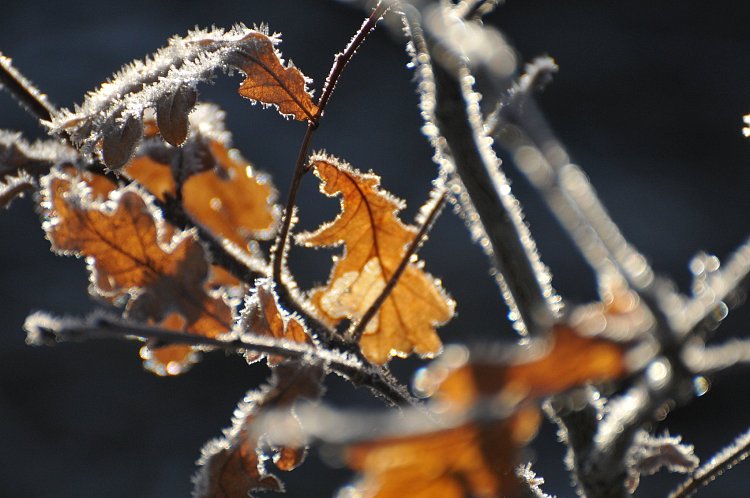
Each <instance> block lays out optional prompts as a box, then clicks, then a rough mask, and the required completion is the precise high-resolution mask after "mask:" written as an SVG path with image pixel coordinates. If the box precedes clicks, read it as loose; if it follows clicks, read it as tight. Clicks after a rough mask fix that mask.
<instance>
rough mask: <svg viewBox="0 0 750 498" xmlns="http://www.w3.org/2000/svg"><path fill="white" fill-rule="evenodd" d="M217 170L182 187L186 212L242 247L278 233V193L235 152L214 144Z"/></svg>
mask: <svg viewBox="0 0 750 498" xmlns="http://www.w3.org/2000/svg"><path fill="white" fill-rule="evenodd" d="M208 148H209V153H210V154H211V157H213V168H212V169H210V170H208V171H202V172H199V173H196V174H194V175H191V176H189V177H188V178H187V180H185V183H184V185H183V187H182V195H183V202H184V206H185V210H186V211H187V212H188V213H189V214H190V215H191V216H192V217H193V218H194V219H195V220H196V221H197V222H198V223H200V224H201V225H204V226H205V227H206V228H208V229H209V230H211V231H212V232H214V233H215V234H217V235H219V236H221V237H224V238H226V239H229V240H230V241H232V242H234V243H235V244H237V245H238V246H239V247H247V242H248V240H253V239H254V240H258V239H260V240H264V239H268V238H270V237H272V236H273V235H274V233H275V231H276V225H277V222H278V218H279V210H278V208H277V207H276V206H275V204H274V203H275V201H276V190H275V189H274V188H273V185H271V182H270V179H269V178H268V176H267V175H264V174H262V173H259V172H257V171H256V170H255V169H254V168H253V167H252V166H251V165H250V163H249V162H247V161H246V160H245V159H243V158H242V156H240V154H239V152H237V150H235V149H228V148H227V147H226V146H224V144H221V143H219V142H217V141H213V140H212V141H210V142H209V144H208Z"/></svg>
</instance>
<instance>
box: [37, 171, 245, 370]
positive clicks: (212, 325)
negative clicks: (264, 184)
mask: <svg viewBox="0 0 750 498" xmlns="http://www.w3.org/2000/svg"><path fill="white" fill-rule="evenodd" d="M82 178H83V177H80V178H79V179H76V178H74V177H70V176H68V175H66V174H65V173H61V172H54V173H51V174H50V175H49V176H48V177H45V178H44V181H43V183H44V185H45V188H44V190H43V192H42V205H43V206H44V209H45V215H46V216H47V217H48V220H47V221H46V222H45V223H44V228H45V231H46V232H47V237H48V238H49V240H50V242H51V243H52V248H53V250H54V251H55V252H58V253H62V254H73V255H76V256H79V257H85V258H86V261H87V264H88V267H89V270H90V272H91V278H90V280H91V286H90V290H91V292H92V294H95V295H98V296H100V297H102V298H104V299H106V300H108V301H110V302H112V303H113V304H125V306H126V313H127V314H128V316H130V317H131V318H133V319H136V320H141V321H148V322H152V323H160V322H162V321H166V323H167V324H173V323H175V321H176V320H177V318H176V317H175V316H173V315H174V314H178V315H179V316H180V317H181V319H183V320H184V327H180V328H184V329H185V330H187V331H189V332H191V333H198V334H201V335H205V336H209V337H216V336H218V335H221V334H223V333H226V332H228V331H229V330H230V328H231V320H232V317H231V309H230V308H229V306H227V304H226V303H225V302H224V301H223V300H222V299H221V298H219V297H214V296H212V295H210V294H209V293H208V292H207V290H206V287H205V282H206V279H207V276H208V273H209V266H208V263H207V261H206V255H205V254H204V251H203V248H202V247H201V246H200V244H198V242H197V241H196V240H195V239H194V238H193V237H192V236H190V234H187V233H178V232H176V230H174V229H173V228H172V227H169V226H167V225H166V224H164V223H163V222H162V221H161V219H160V217H159V215H158V213H157V212H156V211H155V209H154V208H153V206H151V205H150V203H149V201H148V199H147V198H145V197H144V196H143V195H142V194H140V193H139V192H138V191H137V190H134V189H132V188H128V189H123V190H119V191H115V192H113V193H111V194H110V196H109V199H108V200H107V201H101V200H95V199H93V198H92V194H91V192H92V190H91V188H90V187H89V186H88V185H87V184H86V183H85V179H82ZM178 350H179V351H181V352H182V353H180V354H176V352H177V351H178ZM169 351H170V352H169V354H165V356H164V357H161V356H160V355H159V354H158V349H157V350H156V353H157V354H155V355H154V356H153V358H149V360H151V361H152V363H151V366H150V368H152V369H153V370H155V371H158V372H160V369H163V371H164V373H179V371H182V370H184V368H185V367H186V365H188V364H189V363H190V350H188V349H174V348H173V349H170V350H169ZM162 360H164V361H166V363H164V362H163V361H162ZM160 373H161V372H160Z"/></svg>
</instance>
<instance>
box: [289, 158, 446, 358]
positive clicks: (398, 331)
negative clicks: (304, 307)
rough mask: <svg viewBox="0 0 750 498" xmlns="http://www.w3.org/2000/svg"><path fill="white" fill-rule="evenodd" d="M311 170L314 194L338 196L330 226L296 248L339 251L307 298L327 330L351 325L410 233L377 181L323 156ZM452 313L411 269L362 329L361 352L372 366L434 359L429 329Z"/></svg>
mask: <svg viewBox="0 0 750 498" xmlns="http://www.w3.org/2000/svg"><path fill="white" fill-rule="evenodd" d="M311 164H312V167H313V168H314V171H315V174H316V175H317V176H318V177H319V178H320V179H321V182H322V183H321V192H323V193H324V194H326V195H327V196H329V197H333V196H336V195H340V196H341V210H342V212H341V214H340V215H339V217H338V218H337V219H336V220H334V221H333V222H331V223H328V224H325V225H323V226H322V227H320V228H319V229H318V230H317V231H315V232H312V233H305V234H300V235H299V236H298V238H297V240H298V242H299V243H302V244H304V245H306V246H316V247H323V246H337V245H340V244H344V245H345V246H346V249H345V251H344V254H343V255H342V256H341V258H339V259H338V260H337V261H336V263H335V265H334V267H333V271H332V272H331V276H330V278H329V281H328V284H327V285H326V286H325V287H322V288H318V289H315V290H313V292H312V294H311V301H312V303H313V305H314V306H315V307H316V309H317V311H318V313H319V314H320V315H321V317H322V318H324V319H326V320H327V321H328V322H330V323H333V324H337V323H338V322H340V321H341V320H342V319H344V318H347V319H350V320H352V321H357V320H359V319H360V318H362V316H363V315H364V314H365V312H366V311H367V310H368V308H369V307H370V305H371V304H372V303H373V302H374V301H375V299H376V298H377V297H378V295H379V294H380V292H381V291H382V290H383V288H384V287H385V285H386V283H387V282H388V280H389V278H390V277H391V275H393V273H394V271H395V270H396V268H397V267H398V265H399V263H400V262H401V260H402V259H403V257H404V254H405V252H406V250H407V247H408V245H409V244H410V243H411V242H412V240H413V239H414V237H415V235H416V233H417V229H416V228H415V227H413V226H409V225H405V224H403V223H402V222H401V221H400V220H399V219H398V217H397V216H396V213H397V212H398V211H399V210H400V209H402V208H403V207H404V203H403V202H402V201H400V200H399V199H396V198H394V197H393V196H391V195H390V194H388V193H387V192H383V191H381V190H380V189H379V188H378V185H379V183H380V180H379V178H378V177H377V176H375V175H373V174H363V173H360V172H359V171H357V170H355V169H353V168H352V167H351V166H349V165H347V164H342V163H338V162H337V161H335V160H334V159H332V158H330V157H326V156H322V155H317V156H314V157H313V160H312V163H311ZM454 308H455V303H454V302H453V300H452V299H451V298H450V297H448V296H447V295H446V293H445V291H443V289H442V286H441V284H440V282H439V281H437V280H436V279H434V278H433V277H431V276H430V275H429V274H427V273H425V272H424V271H423V270H422V267H421V265H420V263H418V262H416V261H411V262H409V264H408V265H407V267H406V270H405V271H404V273H403V274H402V276H401V278H400V279H399V280H398V283H397V284H396V286H395V287H394V288H393V290H392V291H391V294H390V295H389V297H388V298H387V299H386V300H385V302H384V303H383V305H382V306H381V308H380V310H379V311H378V313H377V314H376V315H375V317H374V318H373V319H372V320H371V321H370V322H369V324H368V325H367V327H366V328H365V330H364V334H363V335H362V338H361V339H360V348H361V350H362V352H363V353H364V355H365V356H366V357H367V358H368V359H369V360H371V361H373V362H375V363H378V364H382V363H385V362H386V361H388V359H389V358H390V357H391V356H394V355H398V356H407V355H409V354H410V353H411V352H412V351H415V352H416V353H418V354H420V355H423V356H431V355H435V354H437V353H439V352H440V350H441V348H442V344H441V342H440V339H439V338H438V336H437V333H436V332H435V327H437V326H439V325H442V324H443V323H445V322H446V321H448V320H449V319H450V318H451V317H452V316H453V312H454Z"/></svg>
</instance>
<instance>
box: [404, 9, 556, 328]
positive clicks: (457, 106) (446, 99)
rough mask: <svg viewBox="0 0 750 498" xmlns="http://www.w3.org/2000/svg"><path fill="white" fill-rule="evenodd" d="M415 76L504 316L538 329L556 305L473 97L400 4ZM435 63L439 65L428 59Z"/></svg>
mask: <svg viewBox="0 0 750 498" xmlns="http://www.w3.org/2000/svg"><path fill="white" fill-rule="evenodd" d="M403 11H404V13H405V19H406V22H407V27H408V30H409V33H410V36H411V40H412V44H413V50H414V54H413V57H414V60H415V64H416V65H417V71H418V73H417V74H418V76H419V78H420V95H421V100H422V101H421V107H422V114H423V116H424V118H425V120H426V122H427V124H426V126H425V130H426V132H427V134H428V135H429V136H430V138H431V141H432V143H433V147H434V148H435V151H436V154H435V158H436V161H437V162H438V163H439V164H440V166H441V168H442V173H443V174H444V175H446V176H447V177H448V178H449V183H450V187H451V188H452V190H453V193H454V195H455V196H456V197H457V198H458V200H459V203H460V206H461V210H462V211H463V215H464V218H465V219H466V220H467V224H468V226H469V228H470V230H471V231H472V235H473V237H474V238H476V239H478V240H479V241H480V244H481V245H482V248H483V249H484V250H485V251H486V252H487V253H488V255H490V256H491V257H492V260H493V263H494V265H495V266H496V268H497V271H498V272H499V274H500V276H501V277H502V278H501V279H499V283H500V285H501V288H502V290H503V294H504V297H505V299H506V302H507V303H508V305H509V307H510V309H511V314H510V316H511V317H512V318H514V319H515V320H514V321H516V322H517V324H516V325H519V324H520V327H518V328H520V329H521V331H523V327H524V326H525V328H526V330H528V331H529V332H530V333H531V334H532V335H534V334H538V333H540V332H542V331H544V330H546V329H547V328H548V327H549V326H550V325H551V324H552V323H553V322H554V320H555V318H556V315H557V312H558V308H559V305H560V302H559V297H558V296H556V295H555V293H554V291H553V289H552V287H551V285H550V280H551V276H550V275H549V272H548V271H547V269H546V267H545V266H544V265H543V264H542V263H541V261H540V259H539V255H538V253H537V250H536V246H535V243H534V241H533V239H532V238H531V235H530V233H529V230H528V227H527V226H526V224H525V223H524V221H523V215H522V213H521V208H520V205H519V204H518V201H517V200H516V199H515V197H513V195H512V194H511V192H510V185H509V183H508V181H507V179H506V178H505V176H504V175H503V174H502V172H501V171H500V169H499V166H500V161H499V160H498V158H497V157H496V156H495V154H494V152H493V151H492V149H491V147H490V145H491V140H490V139H489V137H487V136H486V135H485V133H484V131H483V129H482V124H481V116H480V115H479V108H478V96H477V95H476V94H475V93H474V91H473V89H472V78H471V75H470V74H469V72H468V70H467V68H465V67H464V66H463V64H462V63H461V62H460V60H459V59H458V58H457V57H455V56H454V55H453V54H451V53H449V52H448V50H447V49H446V48H445V47H443V46H442V45H441V44H440V43H439V41H437V40H436V39H435V38H433V37H431V36H430V34H429V33H424V32H423V30H422V26H421V17H420V13H419V12H418V11H417V10H416V9H415V8H413V7H410V6H404V8H403ZM436 60H439V61H440V63H436V62H435V61H436Z"/></svg>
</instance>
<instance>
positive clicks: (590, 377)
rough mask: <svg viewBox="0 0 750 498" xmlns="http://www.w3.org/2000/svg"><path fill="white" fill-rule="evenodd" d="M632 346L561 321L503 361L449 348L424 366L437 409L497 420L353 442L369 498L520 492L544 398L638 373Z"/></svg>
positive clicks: (423, 377)
mask: <svg viewBox="0 0 750 498" xmlns="http://www.w3.org/2000/svg"><path fill="white" fill-rule="evenodd" d="M626 350H627V348H626V345H624V344H621V343H617V342H614V341H611V340H608V339H603V338H600V337H590V336H583V335H580V334H579V333H578V332H577V331H576V330H574V329H572V328H570V327H568V326H566V325H559V326H556V327H555V328H554V329H553V330H552V332H551V334H550V336H549V337H548V338H547V339H545V340H540V341H537V343H535V344H532V345H531V346H530V347H517V348H514V349H513V350H512V351H511V352H510V353H506V354H505V357H504V358H503V359H502V360H500V361H498V359H497V355H495V354H492V353H488V352H484V353H480V355H482V356H484V355H487V356H488V357H493V359H487V360H483V359H482V358H479V359H470V356H469V355H468V353H467V351H466V349H465V348H460V347H459V348H449V349H448V350H447V351H446V353H445V354H444V355H443V357H441V358H440V359H438V360H436V361H434V362H433V363H432V364H431V365H430V366H429V367H427V368H425V369H423V370H422V371H421V372H420V373H419V374H418V376H417V379H416V381H415V387H416V388H417V390H418V391H421V392H422V393H423V394H425V395H432V396H433V403H434V404H435V405H436V407H437V412H438V413H442V414H452V415H463V416H466V415H467V414H471V413H472V412H471V411H472V410H476V409H478V410H482V409H483V407H484V410H485V411H487V410H489V413H491V414H493V413H496V414H498V415H497V416H496V417H495V420H482V419H481V418H480V419H474V420H471V419H470V421H469V422H468V423H464V424H462V425H458V426H457V427H454V428H450V429H445V430H437V431H434V432H425V433H422V434H416V435H412V436H400V437H395V438H386V439H380V440H374V441H370V442H365V443H360V444H356V445H353V446H352V447H350V448H349V449H348V451H347V454H346V457H347V461H348V464H349V466H350V467H352V468H353V469H355V470H358V471H359V472H361V473H362V474H363V480H362V482H361V483H359V485H358V489H359V491H360V492H361V493H362V496H363V497H367V498H373V497H377V498H392V497H393V498H395V497H398V496H418V497H421V496H424V497H428V496H431V497H440V498H469V497H487V498H490V497H498V496H503V497H507V498H511V497H513V496H516V495H517V493H518V489H519V488H518V481H517V477H516V475H515V473H514V472H513V470H514V469H515V468H516V466H517V465H518V464H519V453H520V451H521V449H522V448H523V446H525V445H526V444H527V443H528V442H529V441H530V440H531V438H533V437H534V436H535V434H536V430H537V428H538V425H539V422H540V419H541V416H540V412H539V408H538V406H537V404H536V400H538V399H539V398H541V397H545V396H549V395H551V394H555V393H560V392H563V391H565V390H567V389H570V388H572V387H574V386H577V385H581V384H585V383H588V382H600V381H606V380H614V379H618V378H621V377H622V376H624V375H625V374H626V373H627V372H628V368H627V365H626V362H625V353H626Z"/></svg>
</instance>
